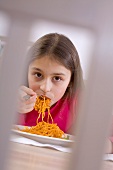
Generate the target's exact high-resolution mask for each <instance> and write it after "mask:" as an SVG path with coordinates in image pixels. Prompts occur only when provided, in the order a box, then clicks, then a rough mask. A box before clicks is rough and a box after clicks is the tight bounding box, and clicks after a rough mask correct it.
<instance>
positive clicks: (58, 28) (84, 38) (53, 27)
mask: <svg viewBox="0 0 113 170" xmlns="http://www.w3.org/2000/svg"><path fill="white" fill-rule="evenodd" d="M9 24H10V20H9V18H8V17H7V16H6V15H5V14H3V13H2V12H0V37H2V39H3V37H7V34H8V27H9ZM52 32H57V33H61V34H64V35H66V36H67V37H68V38H70V40H71V41H72V42H73V43H74V45H75V47H76V48H77V51H78V53H79V56H80V61H81V65H82V69H83V77H84V79H85V80H86V79H87V76H88V70H89V64H90V59H91V56H92V52H93V47H94V43H95V39H94V35H93V33H92V32H91V31H89V30H87V29H85V28H80V27H75V26H72V25H64V24H62V23H60V24H59V23H56V22H52V21H47V20H38V21H35V22H34V24H33V26H32V29H31V34H30V37H29V41H30V42H34V41H36V40H37V39H38V38H39V37H41V36H42V35H44V34H47V33H52ZM3 43H4V42H3V41H2V42H1V43H0V44H1V45H0V47H1V48H0V49H1V50H0V52H1V53H2V47H3Z"/></svg>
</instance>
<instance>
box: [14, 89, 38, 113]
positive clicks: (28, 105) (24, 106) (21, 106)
mask: <svg viewBox="0 0 113 170" xmlns="http://www.w3.org/2000/svg"><path fill="white" fill-rule="evenodd" d="M26 95H30V96H31V97H30V98H29V99H27V100H26V99H25V96H26ZM36 97H37V94H36V93H35V92H34V91H33V90H32V89H30V88H28V87H26V86H21V87H20V89H19V92H18V104H17V111H18V112H19V113H28V112H30V111H32V110H33V109H34V105H35V101H36Z"/></svg>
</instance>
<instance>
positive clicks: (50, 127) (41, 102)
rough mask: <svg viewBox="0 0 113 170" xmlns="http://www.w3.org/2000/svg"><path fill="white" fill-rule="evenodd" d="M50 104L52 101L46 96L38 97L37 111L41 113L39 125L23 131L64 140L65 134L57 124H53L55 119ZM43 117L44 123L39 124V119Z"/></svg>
mask: <svg viewBox="0 0 113 170" xmlns="http://www.w3.org/2000/svg"><path fill="white" fill-rule="evenodd" d="M50 103H51V100H50V99H49V98H47V97H45V96H38V97H37V99H36V103H35V106H34V108H35V110H36V111H38V112H39V116H38V118H37V125H36V126H32V127H30V128H29V127H25V128H24V129H23V130H22V131H23V132H28V133H32V134H37V135H43V136H49V137H55V138H63V135H64V132H63V131H62V130H61V129H60V128H59V127H58V126H57V124H55V123H53V118H52V116H51V114H50ZM46 110H47V111H48V119H47V122H45V121H44V120H43V119H44V117H45V111H46ZM41 116H42V122H38V120H39V118H40V117H41ZM50 118H51V120H52V123H49V119H50Z"/></svg>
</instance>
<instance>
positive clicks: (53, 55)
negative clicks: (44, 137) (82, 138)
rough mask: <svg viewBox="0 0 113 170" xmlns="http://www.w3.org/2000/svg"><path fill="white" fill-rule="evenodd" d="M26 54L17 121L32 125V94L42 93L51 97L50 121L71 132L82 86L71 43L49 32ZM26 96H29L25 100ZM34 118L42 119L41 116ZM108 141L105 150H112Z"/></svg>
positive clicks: (33, 121)
mask: <svg viewBox="0 0 113 170" xmlns="http://www.w3.org/2000/svg"><path fill="white" fill-rule="evenodd" d="M27 57H28V58H27V59H28V63H27V69H26V70H27V72H26V74H27V76H26V77H27V82H26V83H25V84H24V86H21V87H20V90H19V101H18V114H19V120H18V124H21V125H25V126H35V125H36V120H37V117H38V115H39V113H38V112H37V111H35V110H34V105H35V102H36V97H37V95H39V96H40V95H45V96H47V97H49V98H50V99H51V108H50V113H51V115H52V118H53V121H54V123H57V125H58V126H59V127H60V129H61V130H63V131H64V132H65V133H70V132H72V131H71V129H72V127H73V125H74V124H75V118H76V116H77V101H78V98H79V94H80V92H81V90H82V85H83V77H82V69H81V65H80V60H79V56H78V53H77V50H76V48H75V46H74V45H73V43H72V42H71V41H70V40H69V39H68V38H67V37H66V36H64V35H61V34H57V33H51V34H47V35H45V36H43V37H41V38H40V39H38V40H37V41H36V42H35V43H34V45H33V46H32V47H31V48H30V50H29V52H28V56H27ZM23 77H24V76H23ZM26 95H30V96H31V97H30V98H29V99H28V100H25V98H24V96H26ZM47 116H48V113H47V112H45V117H44V121H47ZM38 121H39V122H40V121H42V120H41V118H40V119H39V120H38ZM112 140H113V139H110V140H107V146H106V153H111V152H112V142H111V141H112Z"/></svg>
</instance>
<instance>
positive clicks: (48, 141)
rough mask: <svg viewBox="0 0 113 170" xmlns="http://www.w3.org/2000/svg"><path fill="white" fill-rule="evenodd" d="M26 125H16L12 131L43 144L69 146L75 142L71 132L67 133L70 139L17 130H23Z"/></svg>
mask: <svg viewBox="0 0 113 170" xmlns="http://www.w3.org/2000/svg"><path fill="white" fill-rule="evenodd" d="M24 127H25V126H21V125H14V126H13V129H12V132H13V133H14V134H16V135H19V136H23V137H26V138H29V139H32V140H35V141H37V142H40V143H43V144H51V145H60V146H64V147H69V146H71V144H72V143H73V142H74V137H73V136H72V135H69V134H66V135H68V136H69V139H60V138H54V137H48V136H42V135H36V134H31V133H27V132H21V131H19V130H15V129H17V128H19V129H21V130H22V129H23V128H24Z"/></svg>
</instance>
